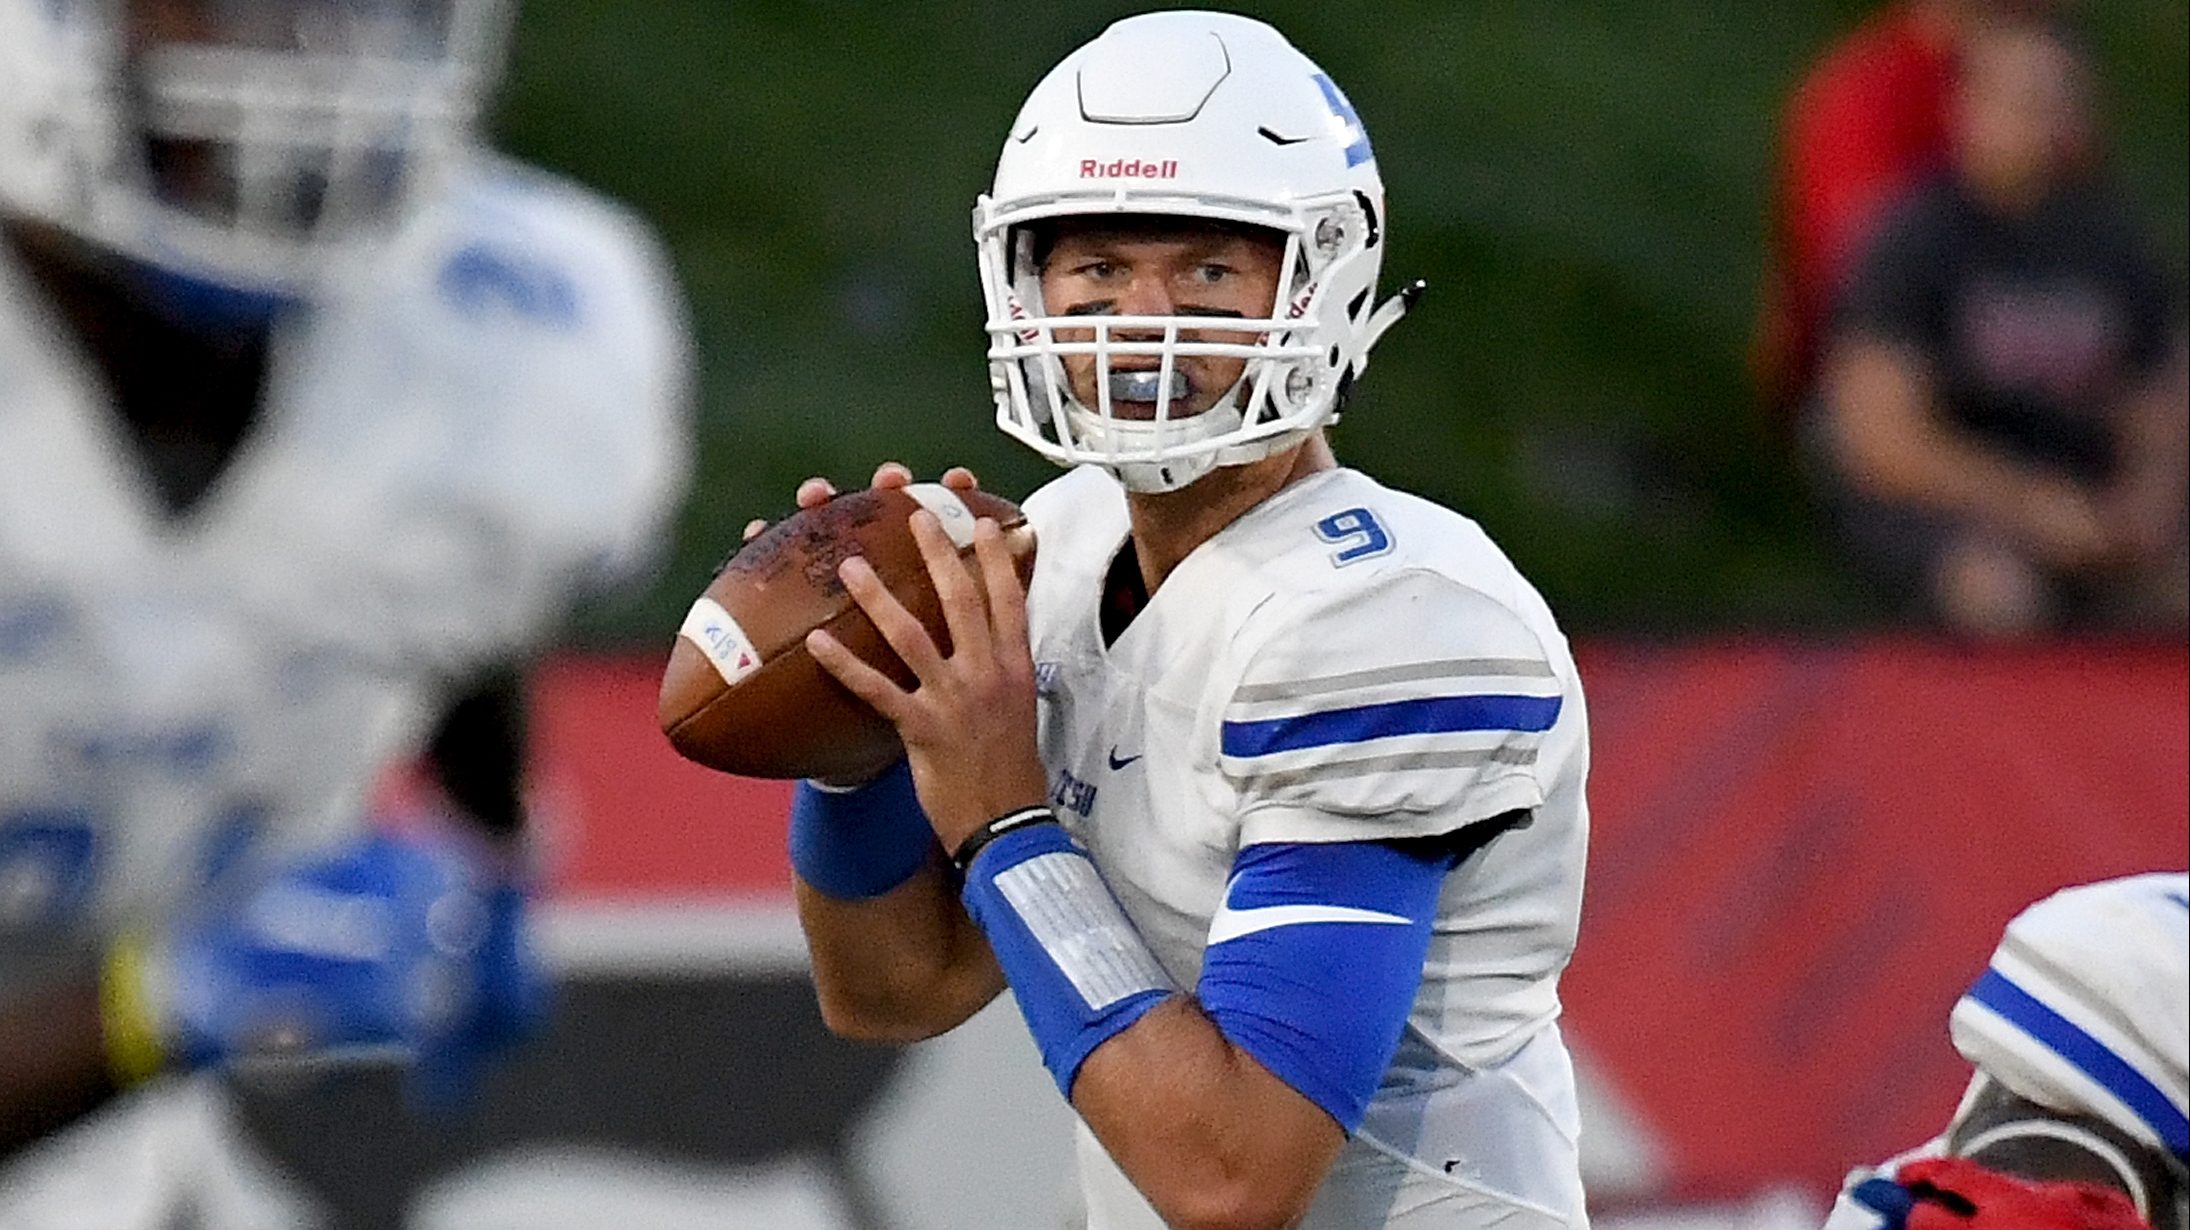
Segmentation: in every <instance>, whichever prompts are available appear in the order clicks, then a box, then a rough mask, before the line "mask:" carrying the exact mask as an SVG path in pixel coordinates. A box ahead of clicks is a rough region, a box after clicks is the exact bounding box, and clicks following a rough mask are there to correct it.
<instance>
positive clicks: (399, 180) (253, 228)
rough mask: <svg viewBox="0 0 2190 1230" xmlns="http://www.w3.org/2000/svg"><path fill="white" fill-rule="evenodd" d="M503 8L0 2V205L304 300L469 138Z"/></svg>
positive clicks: (320, 2) (248, 1)
mask: <svg viewBox="0 0 2190 1230" xmlns="http://www.w3.org/2000/svg"><path fill="white" fill-rule="evenodd" d="M510 14H511V0H0V210H4V211H6V212H10V213H14V214H16V215H19V216H23V217H27V218H31V219H35V220H38V221H42V222H45V223H49V224H51V225H54V226H57V227H60V228H61V229H63V230H65V231H68V232H70V233H73V234H75V235H77V236H79V237H81V238H83V239H85V240H88V241H90V242H91V243H93V244H96V245H98V246H100V247H102V248H106V249H109V250H111V251H114V252H117V253H120V254H122V255H124V256H127V257H130V258H132V259H134V260H137V261H140V262H143V263H145V264H147V265H150V266H152V267H153V268H155V269H157V270H160V271H163V272H166V273H169V274H175V275H180V276H181V277H184V278H186V279H191V280H193V281H198V282H205V283H211V284H213V285H214V286H216V287H221V288H229V289H235V290H240V291H245V292H248V293H252V294H265V295H271V296H290V295H294V294H297V293H300V292H302V291H305V290H307V289H309V287H310V285H311V283H312V282H313V281H314V280H315V278H316V277H317V276H318V275H319V274H320V273H321V272H322V271H323V270H325V269H326V268H327V267H328V266H329V265H330V263H331V261H332V260H333V259H334V258H335V257H336V256H337V255H338V254H340V253H343V252H346V251H352V250H355V249H357V248H359V247H361V246H368V245H370V244H371V243H373V242H374V241H377V240H379V239H381V238H384V237H385V236H386V235H387V233H388V232H389V231H391V230H392V229H393V228H394V227H395V226H396V225H398V224H399V223H400V222H401V221H402V220H403V218H404V217H405V216H407V211H408V210H409V208H410V207H411V205H412V204H413V203H414V202H415V201H417V200H418V199H420V197H421V195H422V194H423V193H425V192H428V191H430V190H431V188H432V186H433V183H434V181H435V179H436V178H437V177H438V176H439V175H440V174H441V173H442V172H443V171H444V170H445V169H446V166H447V164H448V162H449V161H450V159H451V158H452V157H453V156H454V155H455V154H457V153H458V152H459V151H461V150H462V148H463V147H464V145H465V143H466V142H467V141H469V140H470V139H471V135H472V130H473V126H474V123H475V120H476V118H477V115H478V112H479V109H480V106H481V103H482V100H483V98H484V96H485V94H486V92H487V90H488V88H489V87H490V86H491V83H492V82H493V80H494V78H495V76H496V75H497V73H498V71H499V68H500V62H501V57H502V49H503V44H504V43H505V41H506V37H507V31H508V26H509V23H510Z"/></svg>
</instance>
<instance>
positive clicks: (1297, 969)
mask: <svg viewBox="0 0 2190 1230" xmlns="http://www.w3.org/2000/svg"><path fill="white" fill-rule="evenodd" d="M1452 866H1453V856H1452V855H1451V854H1449V853H1443V852H1437V853H1430V852H1424V851H1422V850H1419V849H1414V848H1408V847H1403V846H1397V845H1388V844H1382V843H1376V842H1343V843H1328V844H1294V843H1272V844H1268V845H1258V846H1249V847H1248V848H1246V849H1244V850H1242V851H1240V854H1239V858H1238V860H1237V861H1235V862H1234V864H1233V877H1232V884H1231V887H1230V888H1229V889H1228V890H1227V892H1226V896H1225V909H1226V911H1228V912H1235V913H1236V912H1240V911H1246V912H1249V913H1250V914H1251V913H1252V912H1253V911H1256V910H1280V911H1296V913H1295V914H1294V915H1293V917H1296V918H1298V917H1301V916H1302V915H1301V914H1300V913H1297V912H1298V911H1302V910H1303V908H1304V907H1306V908H1307V909H1310V910H1314V909H1317V908H1320V909H1321V910H1322V911H1325V912H1338V911H1354V912H1357V913H1372V912H1373V914H1375V915H1377V916H1384V915H1393V916H1397V918H1398V919H1400V920H1403V922H1395V921H1393V920H1392V919H1384V920H1383V921H1382V922H1380V923H1372V922H1342V921H1286V922H1279V923H1276V924H1274V925H1270V926H1266V927H1260V928H1256V929H1251V930H1248V931H1246V933H1245V934H1241V935H1240V936H1239V937H1238V938H1236V939H1232V940H1228V941H1226V942H1224V943H1220V944H1215V945H1212V946H1211V947H1210V948H1209V950H1208V951H1207V953H1205V954H1204V957H1203V961H1202V970H1201V980H1200V982H1199V983H1197V984H1196V986H1195V990H1194V994H1195V997H1196V998H1197V999H1199V1000H1200V1001H1201V1006H1202V1010H1203V1011H1205V1012H1207V1013H1208V1014H1209V1019H1210V1020H1211V1021H1213V1022H1215V1023H1216V1026H1217V1029H1218V1030H1219V1031H1221V1032H1222V1033H1223V1034H1224V1036H1225V1038H1226V1039H1227V1040H1229V1041H1230V1042H1231V1043H1232V1045H1234V1046H1236V1047H1238V1048H1240V1049H1241V1050H1243V1051H1245V1052H1247V1053H1248V1054H1249V1055H1251V1056H1253V1057H1254V1059H1255V1061H1256V1062H1257V1063H1260V1064H1261V1065H1262V1066H1263V1067H1265V1068H1268V1069H1269V1070H1270V1072H1271V1074H1272V1075H1274V1076H1276V1077H1277V1078H1278V1079H1279V1080H1282V1081H1284V1082H1285V1083H1286V1084H1287V1085H1290V1086H1292V1087H1293V1089H1295V1090H1296V1091H1298V1092H1299V1093H1300V1094H1301V1096H1303V1097H1305V1098H1307V1099H1308V1100H1309V1101H1311V1102H1313V1103H1315V1104H1316V1105H1317V1106H1319V1107H1321V1108H1323V1110H1324V1111H1325V1113H1327V1114H1329V1115H1330V1116H1331V1118H1333V1119H1335V1120H1337V1121H1338V1125H1339V1126H1340V1127H1342V1128H1344V1129H1345V1130H1346V1131H1347V1132H1349V1133H1350V1132H1352V1131H1353V1130H1354V1129H1355V1128H1358V1127H1360V1126H1361V1119H1362V1116H1363V1115H1364V1114H1366V1113H1367V1111H1368V1106H1369V1101H1370V1099H1371V1098H1373V1097H1375V1096H1376V1090H1377V1085H1378V1084H1379V1082H1380V1081H1381V1080H1382V1078H1383V1076H1384V1071H1385V1069H1386V1068H1389V1067H1390V1066H1391V1062H1392V1056H1393V1054H1394V1053H1396V1052H1397V1051H1398V1049H1399V1038H1400V1034H1401V1032H1402V1031H1403V1030H1404V1029H1405V1028H1406V1024H1407V1016H1408V1014H1409V1013H1410V1012H1411V1011H1412V1010H1413V1008H1414V997H1415V992H1416V990H1417V988H1419V987H1420V986H1421V983H1422V962H1423V960H1424V958H1425V957H1426V956H1427V955H1428V953H1429V946H1430V920H1431V919H1432V917H1433V916H1434V915H1435V914H1436V912H1437V898H1438V893H1439V891H1440V890H1441V889H1442V888H1443V886H1444V883H1445V876H1446V874H1447V873H1448V872H1450V871H1451V870H1452Z"/></svg>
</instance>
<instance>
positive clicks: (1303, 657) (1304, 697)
mask: <svg viewBox="0 0 2190 1230" xmlns="http://www.w3.org/2000/svg"><path fill="white" fill-rule="evenodd" d="M1290 605H1291V608H1292V609H1291V610H1290V611H1288V612H1286V613H1284V614H1282V615H1280V616H1278V617H1277V618H1276V621H1275V624H1274V626H1273V627H1272V628H1270V629H1269V634H1268V635H1267V636H1265V637H1264V638H1262V639H1261V642H1260V645H1259V648H1257V649H1255V650H1254V651H1253V652H1252V656H1251V657H1250V658H1249V660H1248V661H1247V664H1246V667H1245V670H1244V673H1243V675H1242V677H1241V678H1240V680H1239V682H1238V684H1237V686H1236V687H1234V688H1233V690H1232V692H1231V694H1230V696H1229V698H1228V699H1227V701H1226V703H1225V704H1224V707H1223V718H1222V727H1221V730H1220V734H1219V750H1220V756H1219V766H1220V770H1221V772H1222V773H1223V775H1224V777H1225V778H1226V780H1227V781H1228V782H1229V783H1230V784H1231V786H1232V788H1233V789H1234V790H1235V791H1236V793H1237V799H1238V808H1239V814H1240V818H1241V834H1240V842H1241V844H1242V845H1253V844H1256V843H1260V842H1275V841H1291V842H1317V841H1374V840H1378V839H1384V838H1400V837H1428V836H1438V835H1442V834H1446V833H1451V832H1455V831H1458V830H1460V829H1463V828H1465V827H1467V826H1468V825H1471V824H1476V823H1479V822H1481V821H1485V820H1490V819H1493V818H1495V817H1498V816H1502V815H1505V814H1507V813H1509V812H1514V811H1527V810H1531V809H1534V808H1535V807H1537V806H1538V805H1540V804H1541V803H1542V802H1543V801H1544V793H1545V791H1544V787H1543V785H1542V779H1541V777H1540V775H1539V772H1538V760H1539V758H1540V756H1541V755H1542V753H1543V750H1544V745H1545V738H1546V734H1547V732H1550V731H1551V730H1552V729H1553V728H1554V727H1555V726H1556V725H1557V724H1558V723H1559V721H1560V720H1561V717H1562V715H1563V714H1565V713H1566V711H1567V708H1568V706H1567V701H1566V696H1565V682H1564V680H1563V679H1562V678H1561V675H1560V672H1559V671H1558V670H1557V669H1556V668H1555V666H1554V665H1553V661H1552V658H1551V656H1550V655H1549V653H1547V651H1546V649H1545V647H1544V644H1543V642H1542V640H1541V639H1540V638H1539V637H1538V636H1537V635H1536V633H1535V631H1534V630H1533V629H1531V628H1530V627H1529V626H1528V624H1527V623H1525V622H1524V621H1523V620H1522V618H1521V616H1520V615H1519V614H1517V613H1516V612H1515V611H1513V610H1512V609H1511V608H1509V607H1507V606H1505V605H1503V604H1501V603H1499V602H1497V601H1495V600H1494V599H1492V598H1491V597H1490V596H1488V595H1486V594H1483V593H1480V592H1478V591H1476V590H1473V589H1470V588H1468V587H1467V586H1465V585H1462V584H1460V583H1458V582H1456V581H1454V580H1452V579H1451V578H1449V577H1446V576H1444V575H1442V574H1438V573H1434V572H1429V571H1425V570H1418V569H1399V570H1394V571H1392V572H1390V573H1386V574H1384V575H1382V576H1380V577H1376V578H1373V579H1372V580H1371V581H1370V582H1369V583H1368V584H1367V585H1366V586H1365V587H1360V588H1346V589H1339V590H1333V591H1331V592H1328V593H1324V594H1319V595H1314V596H1311V597H1309V598H1307V599H1304V600H1302V601H1299V602H1296V603H1293V604H1290Z"/></svg>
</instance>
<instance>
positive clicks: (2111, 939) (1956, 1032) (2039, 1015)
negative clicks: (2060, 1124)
mask: <svg viewBox="0 0 2190 1230" xmlns="http://www.w3.org/2000/svg"><path fill="white" fill-rule="evenodd" d="M1950 1028H1951V1031H1952V1033H1953V1036H1954V1045H1955V1047H1956V1049H1958V1050H1960V1051H1961V1052H1962V1055H1963V1057H1964V1058H1966V1059H1968V1060H1969V1061H1970V1062H1971V1063H1973V1064H1975V1065H1976V1066H1977V1067H1978V1068H1980V1069H1982V1070H1983V1071H1984V1072H1986V1073H1988V1074H1990V1075H1991V1076H1992V1078H1993V1079H1995V1080H1997V1081H1999V1082H2000V1083H2001V1084H2003V1085H2005V1086H2007V1088H2009V1089H2010V1090H2012V1091H2013V1092H2015V1093H2016V1094H2019V1095H2020V1096H2022V1097H2023V1098H2025V1099H2028V1100H2029V1101H2032V1102H2036V1103H2038V1104H2039V1105H2041V1106H2049V1107H2053V1108H2054V1109H2057V1110H2061V1111H2066V1112H2070V1113H2074V1114H2081V1115H2089V1116H2092V1117H2094V1118H2098V1119H2103V1120H2105V1121H2106V1122H2108V1123H2110V1124H2112V1125H2114V1126H2115V1127H2117V1128H2119V1129H2120V1130H2122V1131H2124V1132H2126V1133H2128V1134H2129V1135H2130V1136H2132V1137H2135V1138H2137V1139H2139V1140H2143V1141H2146V1142H2148V1143H2150V1144H2152V1145H2155V1146H2158V1147H2161V1148H2164V1149H2166V1150H2167V1151H2168V1152H2169V1153H2171V1154H2173V1155H2174V1156H2175V1157H2176V1158H2178V1159H2182V1158H2186V1157H2190V1118H2186V1117H2185V1108H2186V1105H2190V1072H2186V1067H2190V1058H2186V1051H2190V877H2185V876H2183V875H2180V874H2175V875H2147V876H2135V877H2131V878H2129V879H2124V880H2110V881H2106V882H2104V883H2100V884H2092V885H2085V886H2083V887H2080V888H2073V889H2068V890H2066V891H2063V892H2060V893H2056V894H2055V895H2053V896H2051V897H2048V898H2046V899H2045V900H2044V901H2041V902H2039V903H2038V904H2036V905H2034V906H2032V907H2030V908H2029V909H2028V910H2025V911H2024V912H2023V913H2022V914H2020V915H2018V916H2017V917H2016V919H2015V921H2014V922H2012V923H2010V924H2008V929H2007V934H2006V935H2005V936H2004V937H2003V938H2002V939H2001V941H2000V947H1999V949H1998V950H1997V951H1996V952H1995V953H1994V954H1993V957H1992V961H1991V963H1990V964H1989V966H1988V967H1987V968H1986V970H1985V972H1984V973H1983V975H1981V976H1980V977H1979V978H1978V980H1977V983H1976V985H1974V986H1973V987H1971V988H1970V990H1969V992H1968V993H1967V994H1965V995H1964V996H1963V997H1962V999H1961V1001H1960V1002H1959V1003H1957V1004H1956V1005H1955V1008H1954V1012H1953V1015H1952V1017H1951V1018H1950Z"/></svg>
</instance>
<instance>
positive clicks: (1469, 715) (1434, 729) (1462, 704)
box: [1223, 696, 1561, 756]
mask: <svg viewBox="0 0 2190 1230" xmlns="http://www.w3.org/2000/svg"><path fill="white" fill-rule="evenodd" d="M1560 703H1561V702H1560V698H1559V697H1557V696H1428V697H1423V698H1421V699H1419V700H1395V701H1389V702H1387V703H1385V704H1381V705H1361V706H1358V707H1356V708H1352V709H1326V710H1324V711H1323V712H1321V713H1303V714H1300V715H1299V716H1297V717H1281V718H1266V719H1264V720H1262V721H1258V722H1226V723H1225V724H1224V732H1223V744H1224V754H1225V755H1227V756H1267V755H1269V754H1271V753H1272V752H1291V751H1298V750H1299V749H1301V748H1305V747H1325V746H1328V745H1330V744H1333V743H1359V742H1362V741H1363V740H1367V739H1383V738H1389V737H1391V736H1393V735H1438V734H1453V733H1457V732H1462V731H1471V730H1514V731H1522V732H1526V733H1536V732H1540V731H1546V730H1549V729H1551V724H1552V723H1553V722H1555V721H1557V720H1558V718H1559V705H1560Z"/></svg>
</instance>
